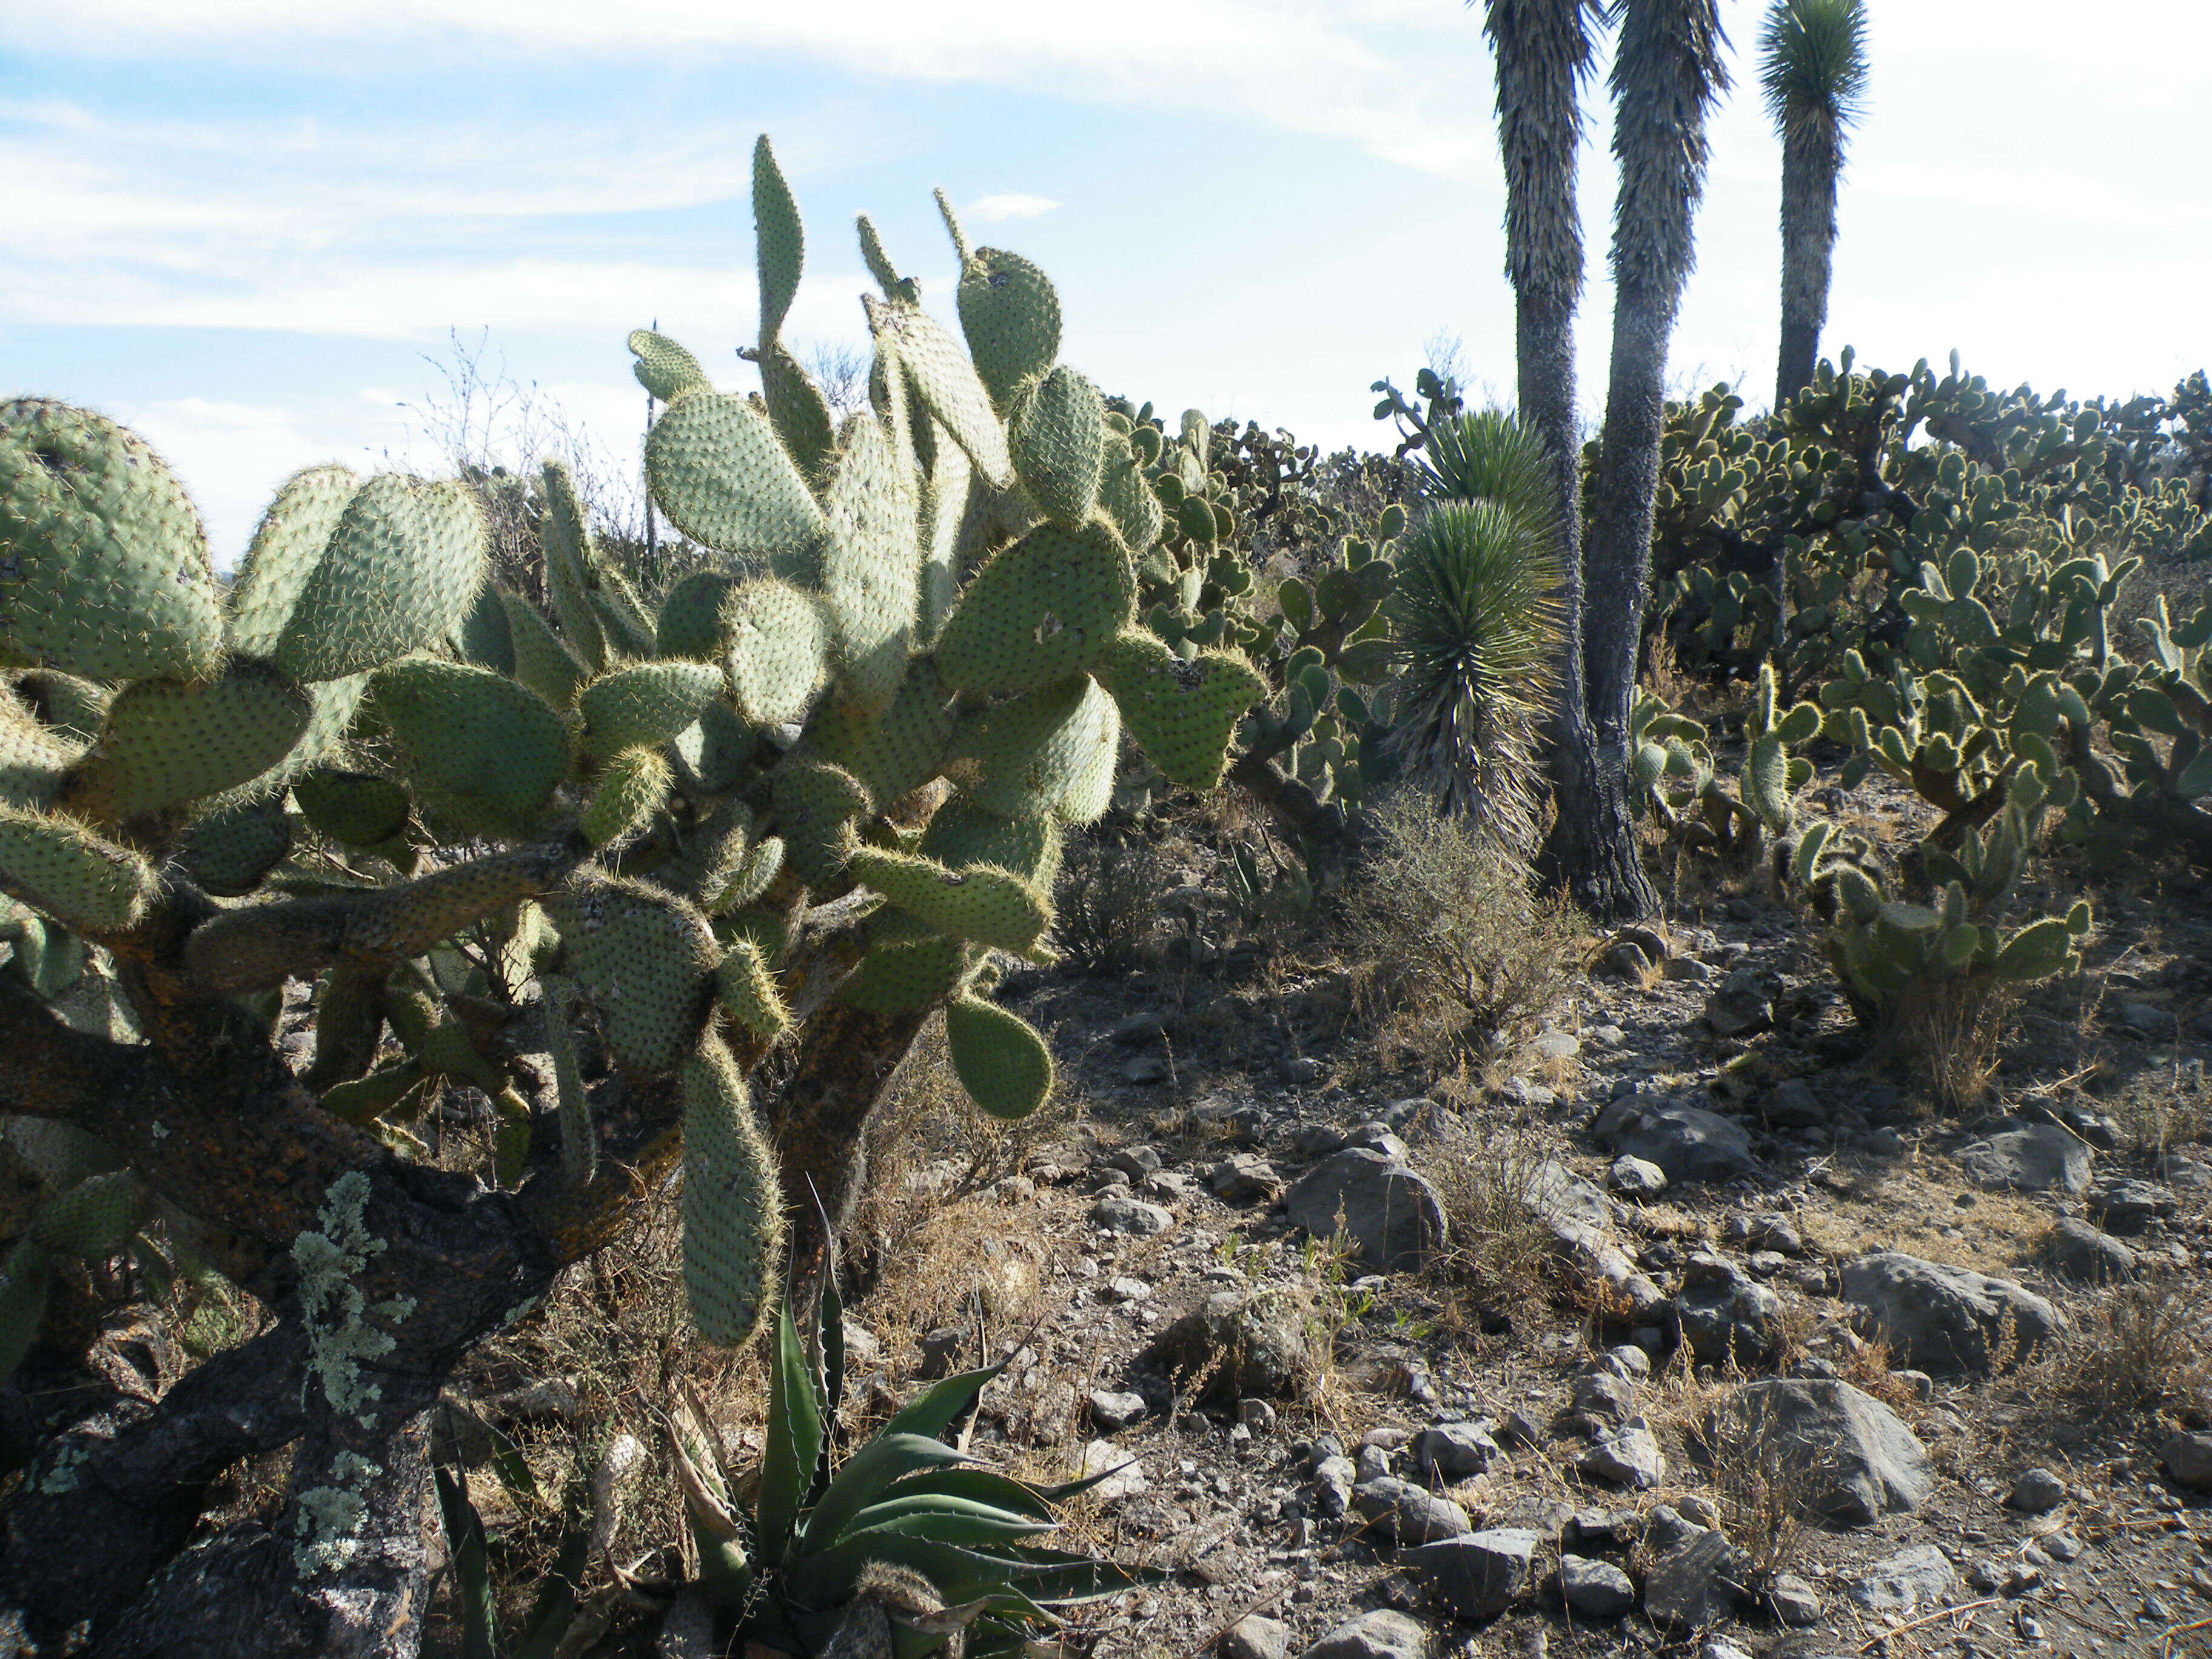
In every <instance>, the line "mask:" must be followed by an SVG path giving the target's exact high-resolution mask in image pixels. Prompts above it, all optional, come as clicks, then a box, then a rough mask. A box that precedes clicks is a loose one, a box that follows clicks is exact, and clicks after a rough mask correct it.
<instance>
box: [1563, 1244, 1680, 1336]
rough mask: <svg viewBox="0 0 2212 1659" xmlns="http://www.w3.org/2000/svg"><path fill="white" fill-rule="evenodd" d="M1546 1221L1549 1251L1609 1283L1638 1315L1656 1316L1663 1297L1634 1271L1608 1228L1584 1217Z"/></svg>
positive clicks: (1647, 1280) (1593, 1277)
mask: <svg viewBox="0 0 2212 1659" xmlns="http://www.w3.org/2000/svg"><path fill="white" fill-rule="evenodd" d="M1548 1225H1549V1226H1550V1229H1551V1234H1552V1254H1553V1255H1555V1256H1557V1257H1559V1260H1561V1261H1564V1262H1565V1263H1566V1264H1567V1265H1568V1266H1569V1267H1572V1268H1574V1269H1575V1270H1576V1271H1577V1273H1581V1274H1582V1275H1583V1277H1585V1278H1588V1279H1596V1280H1601V1281H1603V1282H1604V1283H1605V1284H1606V1285H1609V1286H1610V1287H1611V1288H1612V1289H1613V1290H1614V1291H1617V1292H1619V1294H1620V1300H1621V1301H1623V1302H1624V1303H1626V1304H1627V1305H1628V1306H1629V1308H1630V1309H1631V1310H1633V1311H1634V1312H1635V1313H1636V1314H1637V1315H1638V1316H1639V1317H1656V1310H1658V1309H1659V1307H1660V1306H1661V1305H1662V1304H1664V1303H1665V1301H1666V1299H1667V1298H1666V1297H1665V1296H1664V1294H1662V1292H1661V1291H1660V1289H1659V1287H1658V1286H1657V1285H1655V1284H1653V1283H1652V1282H1651V1280H1650V1279H1649V1278H1647V1277H1646V1276H1645V1275H1644V1274H1643V1273H1639V1272H1638V1271H1637V1267H1636V1264H1635V1263H1634V1262H1633V1261H1630V1260H1629V1259H1628V1253H1627V1252H1626V1250H1624V1249H1621V1248H1620V1241H1619V1240H1617V1239H1616V1238H1615V1237H1613V1231H1612V1229H1610V1228H1608V1227H1594V1226H1592V1225H1590V1224H1589V1223H1588V1222H1586V1221H1553V1222H1551V1223H1550V1224H1548Z"/></svg>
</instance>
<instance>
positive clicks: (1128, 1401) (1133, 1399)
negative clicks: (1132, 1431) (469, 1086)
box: [1091, 1389, 1152, 1434]
mask: <svg viewBox="0 0 2212 1659" xmlns="http://www.w3.org/2000/svg"><path fill="white" fill-rule="evenodd" d="M1151 1412H1152V1407H1149V1406H1147V1405H1146V1403H1145V1396H1144V1395H1140V1394H1133V1393H1121V1392H1118V1391H1116V1390H1115V1389H1091V1421H1092V1422H1093V1423H1096V1424H1097V1425H1098V1426H1099V1427H1100V1428H1102V1429H1103V1430H1105V1431H1106V1432H1107V1433H1109V1434H1115V1433H1117V1432H1119V1431H1121V1430H1123V1429H1126V1428H1127V1427H1128V1426H1129V1425H1130V1424H1132V1423H1135V1422H1139V1421H1141V1420H1143V1419H1145V1418H1146V1417H1147V1416H1149V1415H1150V1414H1151Z"/></svg>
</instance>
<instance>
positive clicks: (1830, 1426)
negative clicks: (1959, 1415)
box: [1692, 1377, 1933, 1527]
mask: <svg viewBox="0 0 2212 1659" xmlns="http://www.w3.org/2000/svg"><path fill="white" fill-rule="evenodd" d="M1692 1451H1693V1452H1696V1453H1699V1461H1700V1462H1712V1461H1714V1460H1717V1459H1721V1458H1726V1459H1729V1460H1730V1461H1733V1462H1740V1463H1745V1464H1747V1465H1748V1466H1749V1467H1751V1468H1767V1467H1769V1465H1770V1463H1771V1466H1772V1467H1775V1468H1779V1469H1785V1470H1790V1471H1794V1472H1796V1473H1799V1474H1802V1475H1803V1476H1804V1477H1805V1478H1806V1480H1807V1481H1808V1492H1807V1494H1806V1501H1807V1502H1808V1504H1809V1505H1810V1507H1811V1508H1812V1509H1813V1510H1815V1511H1816V1512H1817V1513H1819V1514H1820V1516H1823V1517H1824V1518H1826V1519H1827V1520H1829V1521H1832V1522H1837V1523H1838V1524H1840V1525H1843V1526H1848V1527H1863V1526H1870V1525H1872V1524H1873V1523H1874V1522H1876V1521H1878V1520H1880V1519H1881V1517H1882V1516H1884V1515H1890V1514H1910V1513H1911V1512H1912V1511H1913V1510H1917V1509H1918V1508H1919V1507H1920V1504H1921V1501H1922V1500H1923V1498H1926V1497H1927V1495H1928V1489H1929V1483H1930V1481H1931V1480H1932V1479H1933V1474H1932V1472H1931V1470H1930V1469H1929V1463H1928V1452H1927V1449H1926V1448H1924V1447H1923V1446H1922V1445H1921V1443H1920V1441H1919V1439H1918V1437H1916V1436H1915V1435H1914V1434H1913V1432H1912V1431H1911V1429H1909V1428H1907V1427H1906V1426H1905V1424H1904V1422H1903V1420H1902V1419H1899V1417H1898V1415H1897V1413H1894V1412H1893V1411H1892V1410H1890V1408H1889V1407H1887V1406H1885V1405H1883V1404H1882V1403H1881V1401H1879V1400H1876V1399H1875V1397H1874V1396H1873V1395H1869V1394H1863V1393H1862V1392H1861V1391H1860V1390H1858V1389H1855V1388H1853V1387H1852V1386H1851V1385H1850V1383H1842V1382H1826V1381H1808V1380H1803V1379H1800V1378H1796V1377H1789V1378H1781V1379H1778V1380H1776V1381H1773V1382H1767V1383H1747V1384H1745V1385H1744V1386H1743V1387H1742V1388H1740V1389H1737V1390H1736V1391H1735V1393H1734V1394H1732V1395H1729V1397H1728V1398H1727V1399H1725V1400H1723V1401H1721V1402H1720V1403H1719V1404H1718V1405H1717V1406H1715V1407H1713V1408H1712V1410H1711V1411H1710V1412H1709V1413H1706V1416H1705V1432H1704V1434H1703V1436H1702V1437H1699V1439H1693V1441H1692Z"/></svg>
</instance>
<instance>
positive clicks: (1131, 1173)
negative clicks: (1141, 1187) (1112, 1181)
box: [1106, 1146, 1167, 1181]
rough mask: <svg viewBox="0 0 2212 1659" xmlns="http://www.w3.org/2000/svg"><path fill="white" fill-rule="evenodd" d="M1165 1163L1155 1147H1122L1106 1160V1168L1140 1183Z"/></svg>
mask: <svg viewBox="0 0 2212 1659" xmlns="http://www.w3.org/2000/svg"><path fill="white" fill-rule="evenodd" d="M1166 1161H1167V1160H1166V1159H1164V1158H1162V1157H1161V1156H1160V1149H1159V1148H1158V1147H1157V1146H1124V1147H1122V1148H1121V1151H1120V1152H1115V1154H1114V1155H1113V1156H1112V1157H1111V1158H1108V1159H1107V1160H1106V1167H1107V1168H1109V1169H1110V1170H1121V1173H1122V1174H1123V1175H1126V1176H1128V1177H1129V1179H1130V1180H1132V1181H1140V1180H1142V1179H1143V1178H1144V1177H1145V1176H1148V1175H1150V1174H1152V1171H1153V1170H1157V1169H1158V1168H1159V1167H1160V1165H1161V1164H1164V1163H1165V1162H1166Z"/></svg>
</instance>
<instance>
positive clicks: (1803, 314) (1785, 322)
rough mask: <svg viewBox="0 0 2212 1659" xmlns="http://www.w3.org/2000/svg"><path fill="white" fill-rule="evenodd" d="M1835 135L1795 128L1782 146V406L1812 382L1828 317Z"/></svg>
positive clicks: (1778, 400)
mask: <svg viewBox="0 0 2212 1659" xmlns="http://www.w3.org/2000/svg"><path fill="white" fill-rule="evenodd" d="M1842 162H1843V158H1842V155H1841V154H1840V146H1839V145H1838V143H1837V142H1836V139H1835V138H1834V137H1833V136H1832V135H1830V134H1823V133H1818V132H1802V133H1792V134H1790V135H1788V136H1787V137H1785V138H1784V141H1783V146H1782V350H1781V357H1780V361H1779V364H1778V368H1777V369H1776V371H1775V377H1774V406H1775V408H1776V409H1780V408H1781V407H1782V406H1783V404H1786V403H1788V402H1789V401H1790V399H1791V398H1795V397H1796V395H1797V394H1798V393H1799V392H1802V391H1803V390H1804V389H1805V388H1806V387H1807V386H1810V385H1812V384H1813V365H1814V362H1816V361H1817V360H1818V358H1819V356H1820V331H1821V330H1822V329H1823V328H1825V327H1826V326H1827V322H1828V278H1829V273H1830V271H1831V270H1832V268H1833V266H1834V261H1835V252H1836V181H1837V179H1838V177H1839V176H1840V174H1841V173H1842V170H1843V166H1842Z"/></svg>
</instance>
